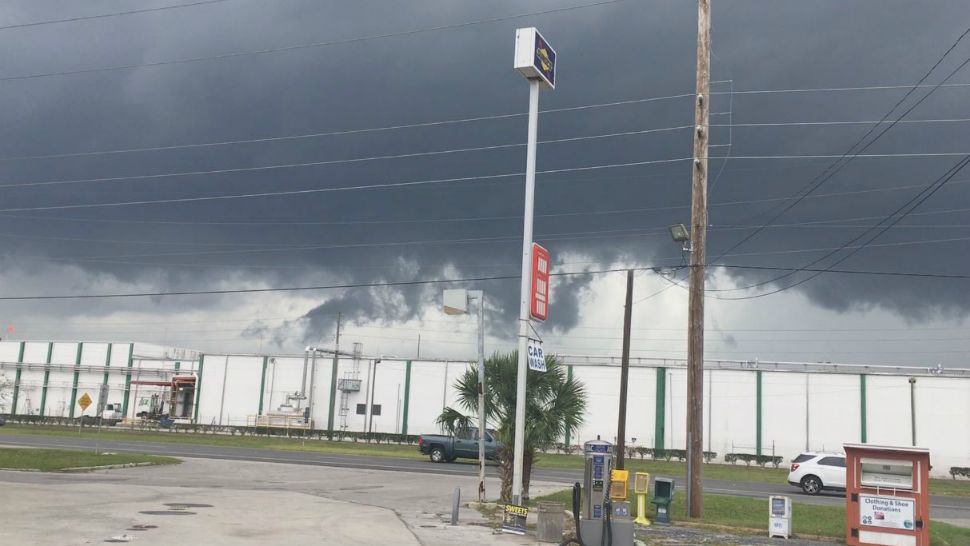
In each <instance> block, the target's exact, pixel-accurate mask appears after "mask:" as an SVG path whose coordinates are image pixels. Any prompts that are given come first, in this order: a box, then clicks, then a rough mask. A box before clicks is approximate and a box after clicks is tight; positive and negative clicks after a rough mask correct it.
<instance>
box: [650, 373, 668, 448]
mask: <svg viewBox="0 0 970 546" xmlns="http://www.w3.org/2000/svg"><path fill="white" fill-rule="evenodd" d="M656 402H657V404H656V408H657V409H656V411H655V415H654V425H653V448H654V449H664V436H665V431H664V426H665V424H666V420H667V416H666V411H665V410H666V407H667V368H657V391H656Z"/></svg>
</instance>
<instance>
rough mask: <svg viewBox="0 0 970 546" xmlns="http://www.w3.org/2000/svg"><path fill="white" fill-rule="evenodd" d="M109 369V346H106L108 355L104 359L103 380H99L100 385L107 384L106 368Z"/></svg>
mask: <svg viewBox="0 0 970 546" xmlns="http://www.w3.org/2000/svg"><path fill="white" fill-rule="evenodd" d="M110 367H111V344H110V343H109V344H108V354H107V355H105V357H104V379H102V380H101V384H102V385H107V384H108V368H110Z"/></svg>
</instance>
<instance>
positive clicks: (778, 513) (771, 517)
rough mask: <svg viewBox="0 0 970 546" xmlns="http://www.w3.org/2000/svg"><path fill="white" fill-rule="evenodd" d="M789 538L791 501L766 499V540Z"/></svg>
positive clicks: (776, 497)
mask: <svg viewBox="0 0 970 546" xmlns="http://www.w3.org/2000/svg"><path fill="white" fill-rule="evenodd" d="M774 537H781V538H790V537H791V499H790V498H788V497H780V496H775V495H772V496H770V497H768V538H774Z"/></svg>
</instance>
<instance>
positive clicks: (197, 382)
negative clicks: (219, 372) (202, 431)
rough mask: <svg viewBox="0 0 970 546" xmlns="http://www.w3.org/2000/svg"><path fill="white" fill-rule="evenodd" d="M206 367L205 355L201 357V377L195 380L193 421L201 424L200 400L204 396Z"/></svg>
mask: <svg viewBox="0 0 970 546" xmlns="http://www.w3.org/2000/svg"><path fill="white" fill-rule="evenodd" d="M204 365H205V355H204V354H200V355H199V375H198V376H197V377H196V378H195V415H194V416H193V417H192V421H194V422H196V423H198V422H199V400H200V397H201V396H202V367H203V366H204Z"/></svg>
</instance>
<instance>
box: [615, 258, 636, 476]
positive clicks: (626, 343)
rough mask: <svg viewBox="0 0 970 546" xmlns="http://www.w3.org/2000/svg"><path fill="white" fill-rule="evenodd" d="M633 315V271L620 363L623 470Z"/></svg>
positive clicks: (618, 431) (629, 278) (619, 464)
mask: <svg viewBox="0 0 970 546" xmlns="http://www.w3.org/2000/svg"><path fill="white" fill-rule="evenodd" d="M632 314H633V270H632V269H628V270H627V272H626V305H625V306H624V307H623V359H622V360H621V361H620V415H619V418H618V419H617V423H618V424H617V428H616V468H618V469H620V470H623V459H624V458H625V456H626V397H627V383H629V380H630V321H631V317H632Z"/></svg>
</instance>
